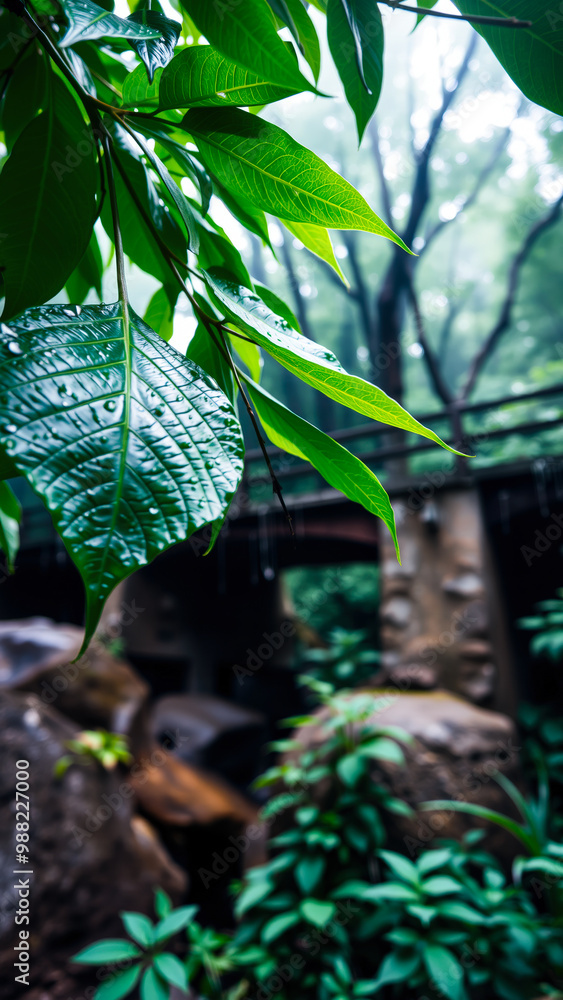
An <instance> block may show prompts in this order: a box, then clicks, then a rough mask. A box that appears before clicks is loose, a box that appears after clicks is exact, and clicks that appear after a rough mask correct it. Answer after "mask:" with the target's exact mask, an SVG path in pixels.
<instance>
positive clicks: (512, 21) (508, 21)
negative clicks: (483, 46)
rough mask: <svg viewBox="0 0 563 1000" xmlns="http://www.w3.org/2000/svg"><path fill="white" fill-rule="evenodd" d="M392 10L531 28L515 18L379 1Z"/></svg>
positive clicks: (499, 26) (500, 25) (526, 23)
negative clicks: (453, 11) (461, 12)
mask: <svg viewBox="0 0 563 1000" xmlns="http://www.w3.org/2000/svg"><path fill="white" fill-rule="evenodd" d="M380 3H384V4H385V5H386V6H387V7H392V8H393V10H408V11H410V12H411V13H412V14H425V15H428V16H429V17H445V18H448V19H449V20H451V21H467V22H468V23H469V24H486V25H487V24H488V25H489V27H490V28H531V27H532V22H531V21H520V20H519V19H518V18H517V17H488V16H487V15H486V14H448V13H445V12H444V11H441V10H432V9H427V8H426V7H411V6H410V5H407V4H405V3H401V0H380Z"/></svg>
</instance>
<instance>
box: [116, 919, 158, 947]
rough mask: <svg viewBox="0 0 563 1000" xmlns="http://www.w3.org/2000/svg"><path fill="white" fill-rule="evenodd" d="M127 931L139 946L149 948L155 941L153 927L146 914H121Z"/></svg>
mask: <svg viewBox="0 0 563 1000" xmlns="http://www.w3.org/2000/svg"><path fill="white" fill-rule="evenodd" d="M119 915H120V917H121V919H122V921H123V926H124V927H125V930H126V931H127V933H128V935H129V937H132V938H133V940H134V941H136V942H137V944H140V945H142V947H143V948H148V947H149V946H150V945H151V944H152V941H153V925H152V920H149V918H148V917H146V916H145V915H144V913H120V914H119Z"/></svg>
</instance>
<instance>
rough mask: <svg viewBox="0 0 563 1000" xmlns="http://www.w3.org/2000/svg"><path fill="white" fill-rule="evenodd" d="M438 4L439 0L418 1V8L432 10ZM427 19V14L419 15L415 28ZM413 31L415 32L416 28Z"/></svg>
mask: <svg viewBox="0 0 563 1000" xmlns="http://www.w3.org/2000/svg"><path fill="white" fill-rule="evenodd" d="M437 3H438V0H417V4H416V6H417V7H425V8H426V10H432V8H433V7H435V6H436V4H437ZM425 17H426V14H417V15H416V24H415V28H418V26H419V24H420V22H421V21H424V18H425ZM413 31H414V28H413Z"/></svg>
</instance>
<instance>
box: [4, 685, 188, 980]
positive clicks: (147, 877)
mask: <svg viewBox="0 0 563 1000" xmlns="http://www.w3.org/2000/svg"><path fill="white" fill-rule="evenodd" d="M76 731H77V730H76V726H75V725H73V724H72V723H71V722H70V721H69V720H67V719H65V718H64V717H63V716H62V715H61V714H60V713H59V712H58V711H57V710H56V709H54V708H53V707H51V706H48V705H45V704H44V703H43V702H42V701H41V700H40V699H39V698H37V697H36V696H35V695H33V694H29V693H23V692H11V693H7V692H3V693H2V694H0V733H1V748H0V749H1V759H2V769H1V774H0V802H1V803H2V805H1V806H0V844H1V846H2V855H3V857H2V874H1V876H0V879H1V882H0V898H1V901H2V906H1V912H0V981H2V982H3V983H4V987H3V991H2V994H1V995H2V997H3V998H4V997H5V998H7V1000H8V998H11V997H12V996H13V997H21V996H22V995H24V993H23V990H24V989H25V987H23V986H22V985H21V984H19V983H14V981H13V980H14V969H13V961H14V959H13V955H14V952H13V950H12V949H13V946H14V943H15V940H16V933H17V930H18V928H17V927H16V926H15V923H14V917H15V913H16V909H17V899H18V895H17V892H16V890H15V889H14V888H13V886H14V881H15V880H16V881H17V879H15V877H14V875H13V874H12V872H13V869H14V868H15V867H17V866H16V865H15V863H14V859H15V857H16V851H15V845H16V829H15V823H16V817H15V782H16V777H15V776H16V761H21V760H27V761H29V772H30V791H29V796H30V802H31V816H30V831H29V834H30V839H29V858H30V863H29V868H30V869H31V870H32V871H33V876H30V877H31V879H32V881H31V888H30V912H31V922H30V925H29V930H30V952H31V960H30V966H31V973H30V990H29V992H28V993H25V995H26V997H28V996H29V997H30V998H32V1000H34V998H37V1000H39V998H43V997H44V996H47V997H49V1000H55V998H59V997H60V998H61V1000H69V998H75V997H76V998H78V997H82V996H83V995H84V984H85V983H90V984H93V985H94V986H95V985H99V983H98V981H97V980H96V973H95V970H94V971H92V970H87V971H86V972H83V971H82V970H80V969H79V967H76V966H73V965H70V964H69V962H68V960H69V958H70V957H71V956H72V955H73V954H75V953H76V952H77V951H78V950H79V949H80V948H82V947H85V946H86V944H88V943H89V942H91V941H95V940H97V939H98V938H101V937H108V936H112V935H113V936H115V935H117V936H121V934H122V928H121V922H120V920H119V918H118V914H119V911H120V910H139V911H141V912H145V913H147V914H150V915H154V914H153V889H154V888H155V887H156V886H161V887H162V888H163V889H164V890H165V891H166V892H168V893H169V894H170V895H171V896H172V898H173V899H174V900H175V901H176V902H179V901H180V899H181V898H182V896H183V895H184V893H185V890H186V877H185V874H184V873H183V872H182V871H181V870H180V869H179V868H178V867H177V866H176V865H175V864H174V863H173V862H172V861H171V859H170V858H169V856H168V855H167V854H166V852H165V850H164V848H163V847H162V845H161V844H160V843H159V842H158V840H157V838H156V835H155V833H154V831H151V829H150V827H149V826H148V824H146V823H141V824H139V821H138V820H135V821H134V823H133V824H132V822H131V819H132V815H131V812H132V802H133V799H134V789H133V787H132V784H131V782H130V781H129V780H128V778H127V775H126V773H125V772H121V773H116V772H110V773H108V772H107V771H105V770H103V769H102V768H101V767H100V766H99V765H98V764H97V763H95V762H93V761H92V762H91V763H89V764H87V765H84V764H76V765H73V766H72V767H71V768H70V769H69V770H68V771H67V772H66V774H65V775H64V777H63V778H61V779H57V778H55V776H54V765H55V763H56V761H57V760H58V759H59V758H60V757H61V756H62V755H63V754H64V753H65V746H64V743H65V741H66V740H68V739H69V738H72V737H74V736H75V735H76ZM22 877H24V878H25V876H22ZM18 878H19V876H18Z"/></svg>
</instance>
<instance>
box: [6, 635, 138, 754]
mask: <svg viewBox="0 0 563 1000" xmlns="http://www.w3.org/2000/svg"><path fill="white" fill-rule="evenodd" d="M83 634H84V633H83V631H82V629H80V628H77V627H76V626H75V625H57V624H55V622H52V621H50V620H49V619H48V618H27V619H21V620H18V621H9V622H2V623H0V690H1V689H5V690H12V691H13V690H19V691H32V692H33V693H34V694H36V695H37V696H38V697H39V698H40V699H41V701H42V702H43V703H44V704H45V705H54V706H55V707H56V708H57V709H58V711H59V712H62V713H63V714H64V715H66V716H68V717H69V718H70V719H72V720H73V721H74V722H76V723H78V724H79V725H80V726H81V727H82V728H85V729H96V728H100V729H107V730H108V731H110V732H114V733H123V734H125V735H126V736H129V737H130V739H131V742H132V749H133V750H135V745H136V743H139V744H141V743H142V740H143V731H144V729H145V728H146V711H147V709H146V706H147V703H148V697H149V688H148V685H147V684H145V682H144V681H143V680H142V679H141V678H140V677H139V675H138V674H137V673H136V672H135V671H134V670H133V669H132V667H130V666H129V665H128V664H127V663H125V662H124V661H123V660H119V659H117V658H116V657H115V656H112V654H111V653H110V652H109V651H108V650H107V649H106V647H105V646H103V645H102V643H100V642H96V641H94V642H93V643H92V644H91V645H90V647H89V648H88V650H87V651H86V653H85V654H84V656H82V657H81V658H80V659H79V660H78V661H77V662H76V663H73V662H72V661H73V659H74V657H75V656H76V654H77V653H78V651H79V650H80V646H81V644H82V638H83Z"/></svg>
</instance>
